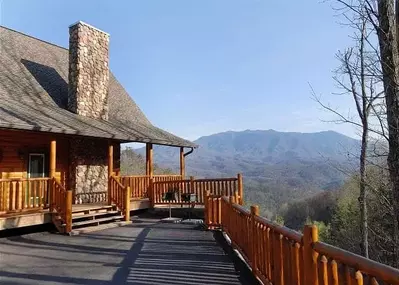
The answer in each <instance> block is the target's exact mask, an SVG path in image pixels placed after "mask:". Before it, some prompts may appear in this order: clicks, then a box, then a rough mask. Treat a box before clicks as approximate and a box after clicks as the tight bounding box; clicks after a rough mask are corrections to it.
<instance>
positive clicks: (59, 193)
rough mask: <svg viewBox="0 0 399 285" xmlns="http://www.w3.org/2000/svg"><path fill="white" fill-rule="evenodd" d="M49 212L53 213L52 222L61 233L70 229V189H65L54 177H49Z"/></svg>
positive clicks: (68, 231)
mask: <svg viewBox="0 0 399 285" xmlns="http://www.w3.org/2000/svg"><path fill="white" fill-rule="evenodd" d="M50 212H51V213H52V214H53V223H54V224H55V225H56V227H57V228H58V229H59V231H61V232H63V233H70V232H71V231H72V191H71V190H66V189H65V188H64V186H63V185H62V184H61V183H60V182H59V181H58V180H57V179H56V178H55V177H53V178H51V196H50ZM55 215H56V216H58V218H59V220H60V221H61V223H59V222H60V221H59V220H58V219H56V217H55Z"/></svg>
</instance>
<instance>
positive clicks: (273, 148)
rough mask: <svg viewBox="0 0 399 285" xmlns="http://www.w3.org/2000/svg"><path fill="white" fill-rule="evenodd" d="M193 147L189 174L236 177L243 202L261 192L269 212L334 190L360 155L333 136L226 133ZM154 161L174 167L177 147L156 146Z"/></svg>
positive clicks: (348, 141) (349, 140) (347, 142)
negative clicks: (243, 194)
mask: <svg viewBox="0 0 399 285" xmlns="http://www.w3.org/2000/svg"><path fill="white" fill-rule="evenodd" d="M195 143H197V144H198V145H199V148H198V149H196V150H195V151H194V153H192V154H191V155H189V156H188V157H187V159H186V169H187V174H188V175H195V176H201V177H220V176H233V175H236V174H237V173H238V172H241V173H243V175H244V184H245V187H246V189H247V190H248V191H247V195H248V198H249V199H250V200H252V199H256V201H259V200H258V199H259V197H260V196H262V193H263V194H264V197H268V198H267V199H268V200H269V201H268V207H269V208H274V209H275V207H278V206H279V205H281V203H284V202H286V200H289V199H296V198H297V197H303V195H311V194H313V193H316V192H317V191H320V190H322V189H335V188H337V187H338V186H339V185H341V184H342V182H343V180H344V179H345V175H344V174H343V173H342V171H341V170H351V169H354V167H353V165H355V163H356V160H354V157H355V156H356V153H357V152H358V150H359V142H358V141H357V140H355V139H352V138H349V137H347V136H344V135H342V134H339V133H336V132H333V131H326V132H319V133H293V132H292V133H290V132H277V131H274V130H264V131H262V130H256V131H251V130H247V131H242V132H233V131H228V132H223V133H218V134H213V135H210V136H204V137H201V138H199V139H198V140H196V141H195ZM137 151H138V152H139V153H141V154H144V153H145V150H144V149H139V150H137ZM349 154H350V155H349ZM154 159H155V162H156V163H157V164H159V165H160V166H163V167H168V168H172V169H175V170H177V169H178V167H179V151H178V149H177V148H170V147H159V146H156V147H155V148H154ZM255 193H256V195H255ZM251 196H253V197H252V198H251ZM265 199H266V198H265Z"/></svg>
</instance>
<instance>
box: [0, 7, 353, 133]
mask: <svg viewBox="0 0 399 285" xmlns="http://www.w3.org/2000/svg"><path fill="white" fill-rule="evenodd" d="M323 2H324V1H323ZM78 20H82V21H85V22H87V23H89V24H91V25H93V26H96V27H98V28H100V29H102V30H104V31H106V32H108V33H110V36H111V38H110V45H111V46H110V66H111V70H112V71H113V73H114V74H115V75H116V77H117V78H118V80H119V81H120V82H121V83H122V84H123V86H124V87H125V88H126V90H127V91H128V93H129V94H130V96H132V97H133V99H134V100H135V101H136V103H137V104H138V105H139V106H140V108H141V109H142V110H143V111H144V113H145V114H146V115H147V117H148V118H149V119H150V121H152V122H153V123H154V124H155V125H157V126H159V127H161V128H164V129H166V130H168V131H171V132H173V133H175V134H177V135H180V136H182V137H185V138H188V139H192V140H194V139H196V138H198V137H200V136H202V135H209V134H212V133H216V132H221V131H226V130H245V129H275V130H279V131H299V132H314V131H321V130H336V131H339V132H342V133H344V134H346V135H349V136H352V137H354V136H356V132H355V131H354V129H353V128H352V127H350V126H348V125H335V124H332V123H325V122H323V121H322V120H329V119H332V118H333V117H332V116H331V115H330V114H329V113H328V112H326V111H324V110H322V109H321V108H320V107H319V105H318V104H317V103H315V102H314V101H313V100H312V99H311V92H310V88H309V83H310V84H311V85H312V86H313V88H314V89H315V90H316V92H317V93H318V94H322V95H323V100H324V101H325V102H329V103H330V104H331V105H332V106H333V107H337V108H339V109H340V110H341V111H344V112H347V111H348V109H349V108H352V106H353V104H352V101H351V100H350V98H348V97H343V96H340V97H337V96H332V95H331V93H332V92H334V91H336V87H335V85H334V82H333V80H332V71H333V70H334V69H335V68H336V67H337V65H338V62H337V61H336V59H335V53H336V52H337V51H338V50H339V49H344V48H345V47H348V46H349V45H350V38H349V37H348V34H349V31H348V30H347V28H345V27H343V26H341V25H339V24H338V21H339V19H337V17H336V15H335V12H334V11H333V9H332V8H331V5H330V4H328V3H321V1H318V0H306V1H297V0H291V1H266V0H263V1H261V0H258V1H252V0H251V1H250V0H242V1H233V0H201V1H193V0H192V1H187V0H180V1H177V0H176V1H175V0H169V1H165V0H158V1H157V0H151V1H144V0H142V1H132V0H125V1H122V0H119V1H100V0H91V1H90V0H89V1H79V0H68V1H55V0H47V1H44V0H43V1H40V0H36V1H28V0H26V1H21V0H0V24H1V25H3V26H6V27H9V28H12V29H15V30H18V31H21V32H24V33H27V34H29V35H32V36H34V37H37V38H40V39H43V40H46V41H49V42H52V43H55V44H58V45H61V46H64V47H67V46H68V26H69V25H70V24H72V23H74V22H76V21H78Z"/></svg>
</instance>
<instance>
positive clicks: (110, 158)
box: [108, 143, 114, 178]
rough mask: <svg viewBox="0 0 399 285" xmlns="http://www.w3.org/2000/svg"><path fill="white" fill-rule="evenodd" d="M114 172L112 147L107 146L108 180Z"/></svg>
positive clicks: (110, 145)
mask: <svg viewBox="0 0 399 285" xmlns="http://www.w3.org/2000/svg"><path fill="white" fill-rule="evenodd" d="M113 171H114V146H113V145H112V144H111V143H110V144H109V145H108V178H109V177H111V176H112V173H113Z"/></svg>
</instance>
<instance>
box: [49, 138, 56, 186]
mask: <svg viewBox="0 0 399 285" xmlns="http://www.w3.org/2000/svg"><path fill="white" fill-rule="evenodd" d="M56 152H57V143H56V141H55V140H52V141H51V142H50V167H49V168H50V169H49V176H50V178H53V177H55V170H56V157H57V153H56Z"/></svg>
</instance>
